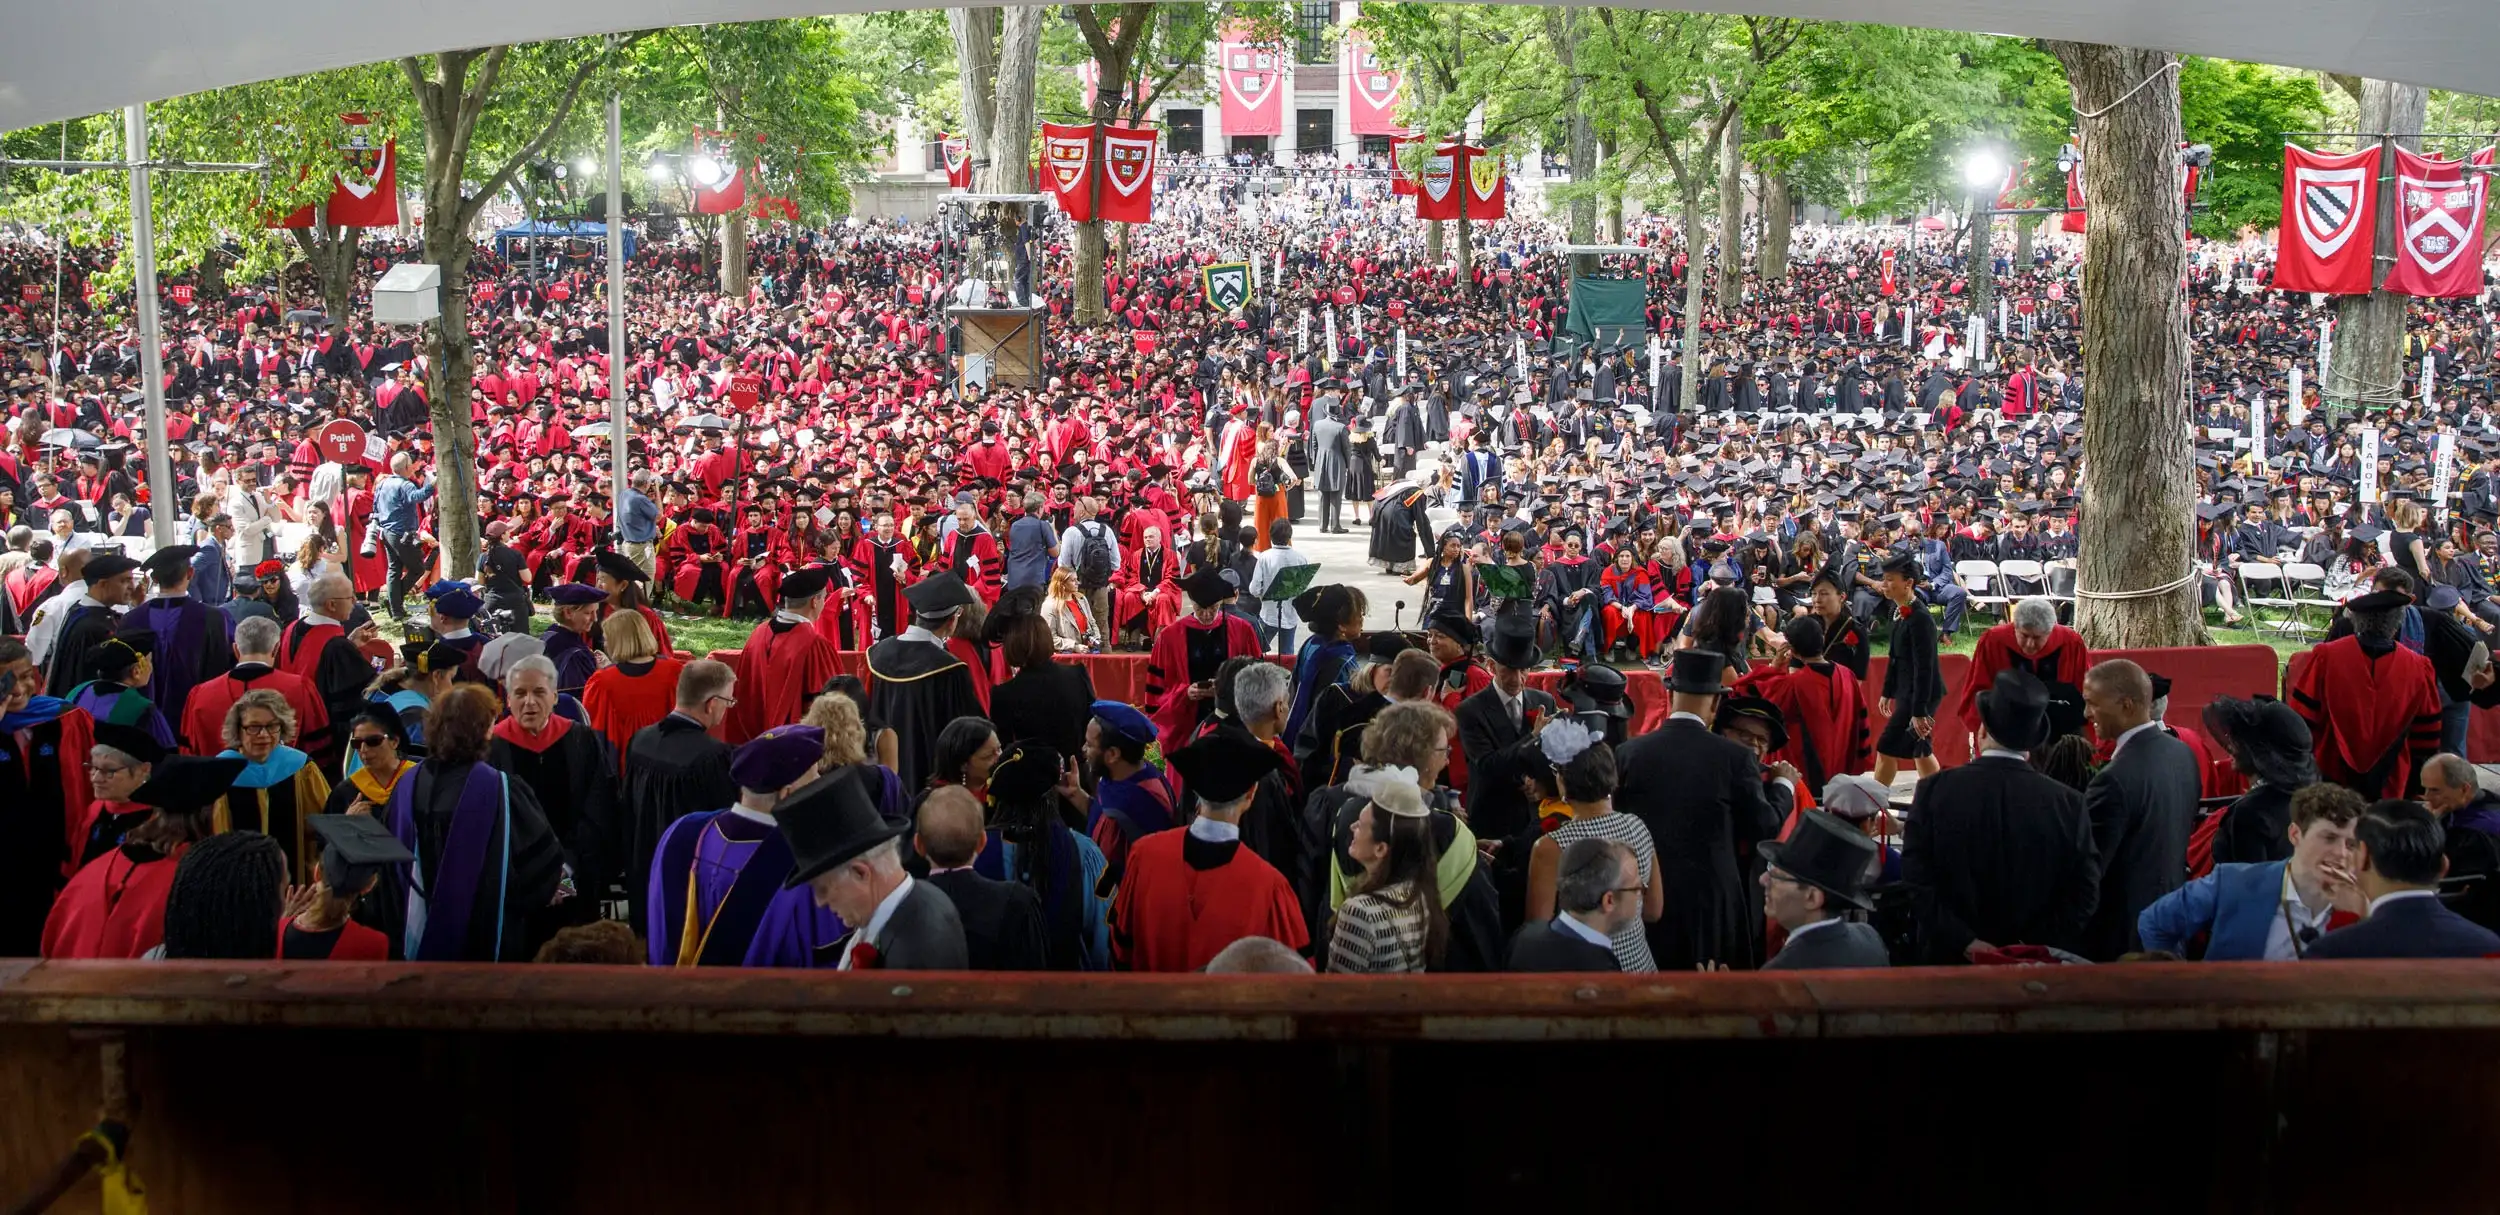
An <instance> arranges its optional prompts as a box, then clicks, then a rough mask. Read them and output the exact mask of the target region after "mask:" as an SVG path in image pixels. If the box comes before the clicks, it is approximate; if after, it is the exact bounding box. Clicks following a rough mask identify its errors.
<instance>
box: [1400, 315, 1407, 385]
mask: <svg viewBox="0 0 2500 1215" xmlns="http://www.w3.org/2000/svg"><path fill="white" fill-rule="evenodd" d="M1398 381H1399V382H1400V383H1404V382H1405V381H1406V326H1404V325H1400V326H1398Z"/></svg>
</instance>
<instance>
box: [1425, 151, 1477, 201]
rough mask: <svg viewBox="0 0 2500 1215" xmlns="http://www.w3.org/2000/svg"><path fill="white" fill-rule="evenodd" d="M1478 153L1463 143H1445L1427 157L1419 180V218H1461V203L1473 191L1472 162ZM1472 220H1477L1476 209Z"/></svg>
mask: <svg viewBox="0 0 2500 1215" xmlns="http://www.w3.org/2000/svg"><path fill="white" fill-rule="evenodd" d="M1476 150H1477V149H1474V148H1470V147H1468V146H1467V145H1466V144H1463V143H1445V144H1442V145H1441V146H1440V147H1437V148H1434V149H1433V150H1432V152H1431V153H1430V154H1429V155H1427V156H1425V157H1424V162H1423V172H1422V173H1421V174H1420V175H1419V177H1418V178H1417V180H1416V193H1415V218H1417V219H1457V218H1458V206H1459V203H1458V200H1459V198H1460V197H1461V195H1462V194H1463V193H1465V192H1468V191H1469V183H1467V182H1466V180H1465V179H1466V176H1467V170H1468V162H1469V161H1470V159H1471V158H1472V157H1471V153H1474V152H1475V151H1476ZM1470 217H1471V218H1472V217H1474V216H1473V211H1472V209H1471V210H1470Z"/></svg>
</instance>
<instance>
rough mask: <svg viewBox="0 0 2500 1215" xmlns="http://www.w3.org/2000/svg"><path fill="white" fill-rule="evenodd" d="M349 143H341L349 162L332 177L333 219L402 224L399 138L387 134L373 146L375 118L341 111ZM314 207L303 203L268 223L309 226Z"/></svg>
mask: <svg viewBox="0 0 2500 1215" xmlns="http://www.w3.org/2000/svg"><path fill="white" fill-rule="evenodd" d="M339 125H340V127H341V129H342V130H343V132H344V142H342V143H341V144H340V145H339V152H340V153H341V157H342V159H344V160H345V161H346V167H345V168H343V169H341V170H340V171H339V172H337V173H334V174H332V175H331V177H330V198H329V202H328V207H329V216H328V222H329V224H330V226H331V227H334V228H389V227H394V226H396V225H397V224H398V223H399V141H398V140H397V139H390V138H385V139H383V140H382V141H381V146H379V147H378V148H377V147H376V146H374V141H373V138H372V136H373V134H374V131H373V119H372V118H370V117H369V116H367V115H364V114H341V115H339ZM314 215H315V209H314V208H313V207H310V206H305V207H298V208H296V209H295V210H294V211H293V212H291V213H289V214H287V215H285V216H283V217H281V218H278V219H277V220H275V221H274V222H272V223H270V224H269V225H268V226H269V227H272V228H309V227H312V226H313V219H314Z"/></svg>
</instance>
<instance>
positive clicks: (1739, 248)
mask: <svg viewBox="0 0 2500 1215" xmlns="http://www.w3.org/2000/svg"><path fill="white" fill-rule="evenodd" d="M1718 293H1719V294H1718V298H1719V307H1721V308H1734V307H1736V306H1737V305H1738V304H1739V303H1741V302H1742V301H1743V300H1744V298H1745V116H1744V115H1742V114H1738V115H1736V116H1734V117H1732V118H1730V119H1728V120H1727V132H1726V133H1725V134H1723V135H1721V136H1720V137H1719V280H1718Z"/></svg>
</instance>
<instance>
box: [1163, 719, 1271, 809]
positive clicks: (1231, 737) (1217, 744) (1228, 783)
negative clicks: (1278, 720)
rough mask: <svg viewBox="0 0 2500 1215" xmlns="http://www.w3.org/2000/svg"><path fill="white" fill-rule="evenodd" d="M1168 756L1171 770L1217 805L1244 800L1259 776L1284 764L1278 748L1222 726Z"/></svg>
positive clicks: (1191, 788)
mask: <svg viewBox="0 0 2500 1215" xmlns="http://www.w3.org/2000/svg"><path fill="white" fill-rule="evenodd" d="M1167 758H1168V759H1169V760H1170V762H1171V767H1172V770H1173V771H1175V772H1178V773H1180V774H1181V779H1182V780H1183V781H1185V782H1187V783H1188V786H1189V791H1190V792H1192V793H1195V794H1197V795H1198V796H1199V797H1201V798H1203V799H1205V800H1206V801H1208V802H1210V803H1213V804H1215V805H1223V804H1225V803H1228V802H1236V801H1239V800H1241V799H1242V797H1243V796H1244V795H1246V794H1248V793H1249V792H1250V790H1251V789H1252V788H1253V787H1255V786H1256V785H1257V784H1258V783H1259V778H1260V777H1263V776H1266V775H1267V774H1268V773H1270V772H1274V771H1277V770H1278V769H1280V768H1282V767H1283V766H1284V757H1283V756H1281V755H1279V754H1277V753H1276V748H1274V747H1271V746H1268V745H1266V744H1264V743H1260V742H1257V741H1255V740H1252V739H1250V738H1248V737H1247V736H1244V735H1241V734H1237V733H1229V732H1226V731H1221V730H1219V731H1216V732H1215V733H1212V734H1209V735H1207V736H1206V737H1205V738H1201V739H1199V740H1198V741H1196V742H1194V743H1191V744H1189V745H1188V746H1186V747H1182V748H1180V749H1179V750H1176V751H1174V752H1172V754H1171V755H1170V756H1168V757H1167Z"/></svg>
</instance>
